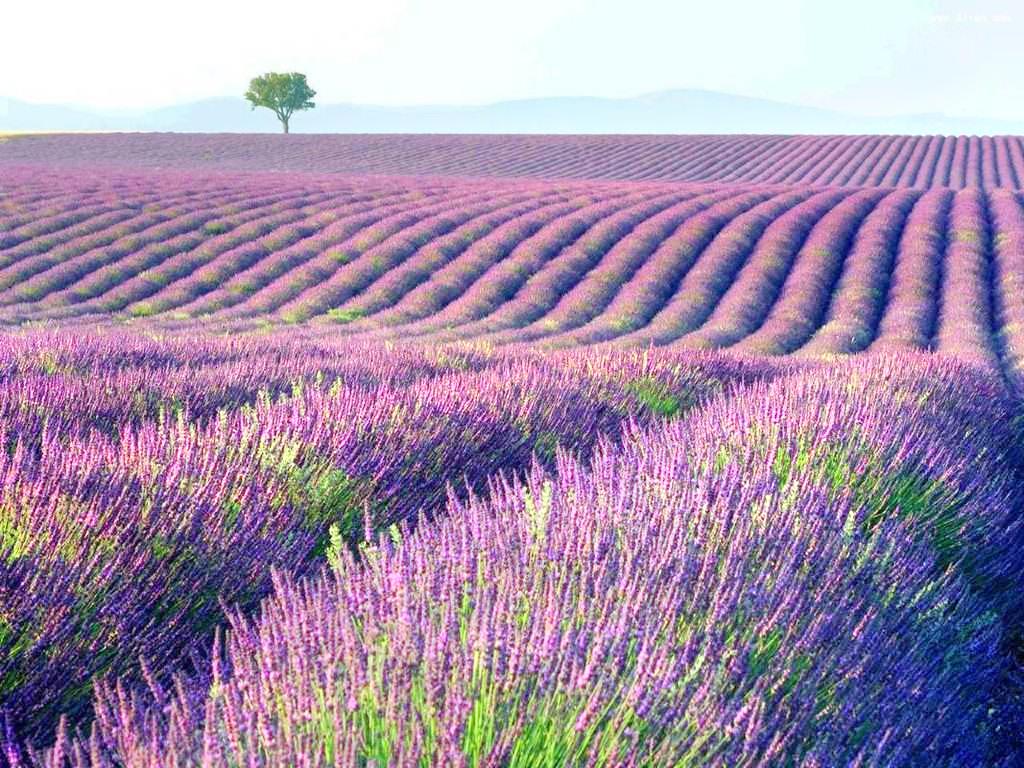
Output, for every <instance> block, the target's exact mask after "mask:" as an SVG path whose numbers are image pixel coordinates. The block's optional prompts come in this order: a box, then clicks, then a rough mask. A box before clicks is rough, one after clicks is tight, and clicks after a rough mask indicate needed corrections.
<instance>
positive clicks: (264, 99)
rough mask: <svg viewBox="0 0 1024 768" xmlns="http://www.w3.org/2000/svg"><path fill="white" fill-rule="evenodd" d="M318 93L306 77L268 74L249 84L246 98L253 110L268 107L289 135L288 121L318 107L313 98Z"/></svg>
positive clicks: (295, 74)
mask: <svg viewBox="0 0 1024 768" xmlns="http://www.w3.org/2000/svg"><path fill="white" fill-rule="evenodd" d="M314 96H316V91H314V90H313V89H312V88H310V87H309V84H308V83H306V76H305V75H303V74H300V73H298V72H287V73H282V72H268V73H267V74H265V75H261V76H260V77H254V78H253V79H252V80H251V81H250V82H249V90H248V91H246V92H245V98H246V99H248V100H249V102H250V103H251V104H252V108H253V109H256V107H266V108H267V109H269V110H270V111H271V112H273V113H274V114H275V115H277V119H278V120H280V121H281V126H282V127H283V128H284V132H285V133H288V121H289V120H290V119H291V116H292V114H294V113H295V112H297V111H300V110H304V109H312V108H313V107H315V106H316V104H314V103H313V97H314Z"/></svg>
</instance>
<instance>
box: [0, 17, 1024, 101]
mask: <svg viewBox="0 0 1024 768" xmlns="http://www.w3.org/2000/svg"><path fill="white" fill-rule="evenodd" d="M0 2H3V5H4V7H3V8H2V10H0V96H6V97H11V98H19V99H24V100H26V101H34V102H55V103H66V104H77V105H84V106H93V107H104V108H110V107H121V108H141V107H151V106H160V105H168V104H175V103H180V102H184V101H191V100H194V99H200V98H205V97H212V96H238V97H239V98H240V97H241V95H242V93H243V92H244V91H245V88H246V85H247V84H248V81H249V78H251V77H253V76H254V75H256V74H260V73H262V72H265V71H271V70H276V71H292V70H297V71H300V72H305V73H306V74H307V76H308V78H309V82H310V84H311V85H312V86H313V87H314V88H315V89H316V90H317V91H318V97H317V101H318V102H319V103H331V102H359V103H368V104H424V103H451V104H474V103H485V102H490V101H498V100H502V99H510V98H529V97H536V96H566V95H580V96H584V95H585V96H633V95H637V94H641V93H646V92H649V91H655V90H662V89H668V88H706V89H709V90H719V91H725V92H729V93H739V94H743V95H749V96H760V97H764V98H772V99H778V100H783V101H790V102H795V103H803V104H811V105H817V106H824V107H830V108H834V109H842V110H846V111H850V112H855V113H860V114H892V113H908V112H922V111H932V112H946V113H947V114H951V115H967V116H974V117H981V118H1004V119H1018V120H1019V119H1024V0H974V2H971V1H970V0H859V2H856V3H855V2H853V1H852V0H703V1H701V2H695V1H693V0H363V1H362V2H360V1H357V0H323V1H322V2H315V1H314V0H283V1H282V0H276V2H269V0H249V1H248V2H224V1H221V2H218V0H175V2H163V3H147V2H144V0H135V1H134V2H130V1H128V0H0Z"/></svg>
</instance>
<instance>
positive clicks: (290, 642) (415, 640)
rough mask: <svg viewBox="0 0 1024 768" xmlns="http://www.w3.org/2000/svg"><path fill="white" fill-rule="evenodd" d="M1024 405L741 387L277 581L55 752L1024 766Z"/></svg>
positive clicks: (977, 395)
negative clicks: (180, 661)
mask: <svg viewBox="0 0 1024 768" xmlns="http://www.w3.org/2000/svg"><path fill="white" fill-rule="evenodd" d="M1014 407H1015V406H1014V404H1013V403H1012V402H1011V401H1009V400H1008V399H1007V398H1006V397H1005V395H1004V393H1003V391H1002V389H1001V385H1000V383H999V382H998V380H995V379H991V378H988V377H986V375H985V374H984V373H982V372H980V371H977V370H972V369H970V368H964V367H962V366H960V365H958V364H951V363H949V362H944V361H941V360H937V359H934V358H922V357H912V356H904V357H898V358H889V359H883V360H879V361H860V362H857V363H853V364H847V365H845V366H838V367H834V368H816V369H813V370H807V371H805V372H803V373H796V374H795V375H794V376H792V377H787V378H784V379H780V380H778V381H776V382H775V383H768V384H756V383H755V384H753V385H751V388H750V389H748V390H744V391H742V393H737V396H735V397H733V398H731V399H728V400H714V401H711V402H710V403H709V404H708V405H707V407H706V409H704V410H702V411H699V412H697V413H696V415H695V416H694V418H692V419H690V420H685V421H678V422H672V423H669V424H668V425H665V426H653V427H650V428H648V429H647V430H637V431H634V432H633V434H632V435H631V436H630V437H628V438H627V441H626V443H625V445H624V446H623V447H622V448H619V449H616V448H614V447H611V446H607V445H606V446H604V447H603V448H601V449H600V450H599V451H598V453H597V455H596V456H595V457H594V459H593V460H592V461H589V462H588V461H579V460H576V459H573V458H571V457H570V456H568V455H566V454H562V455H560V456H559V457H558V460H557V471H556V472H555V474H549V473H548V472H547V471H545V470H544V469H543V468H541V467H539V466H538V467H535V468H534V470H533V471H532V472H531V473H530V475H529V476H528V477H527V478H525V479H524V480H514V479H512V480H509V479H505V480H496V481H494V482H492V484H491V488H490V495H489V498H488V499H486V500H485V499H483V498H481V497H473V498H471V499H470V500H468V501H460V500H458V499H454V498H453V499H452V500H451V501H450V502H449V508H448V512H447V515H446V516H445V519H444V520H441V521H438V522H436V523H435V524H433V525H430V526H421V527H419V528H417V529H415V530H414V531H409V530H402V531H398V532H392V533H391V534H390V535H388V536H383V537H380V538H377V539H375V540H373V541H372V542H367V543H365V544H364V546H363V547H362V550H361V556H360V558H359V559H358V560H357V559H356V558H355V557H354V556H353V555H352V553H350V552H349V551H348V550H346V549H345V548H343V547H338V548H332V549H329V550H328V552H326V553H325V559H326V560H327V561H328V564H329V566H330V572H328V573H324V574H322V575H321V576H319V577H316V578H313V579H311V580H305V581H296V580H294V579H292V578H289V577H287V576H285V575H283V574H279V575H276V576H275V587H274V593H273V595H272V596H271V597H270V598H268V599H267V600H266V601H265V602H264V603H263V606H262V608H261V610H260V612H259V614H258V615H256V616H251V617H247V616H245V615H243V614H241V613H237V612H235V613H233V614H232V616H231V631H230V632H229V633H228V635H227V637H226V638H225V639H224V640H223V641H220V640H218V641H217V642H216V643H215V644H214V645H213V648H212V650H211V654H210V663H209V665H208V666H207V667H206V671H205V672H203V673H200V674H196V675H184V674H183V675H180V676H178V677H177V681H176V683H175V684H174V685H168V684H166V683H164V682H162V681H161V680H160V679H158V677H157V676H156V675H151V676H150V678H149V684H148V686H141V687H140V686H133V685H131V684H130V683H127V682H125V683H120V682H115V681H113V680H110V681H107V682H104V683H102V684H101V685H99V686H98V688H97V697H96V713H97V716H96V720H95V724H94V726H93V728H92V730H91V732H90V733H89V734H84V735H83V736H81V737H80V738H76V737H75V736H74V734H73V733H68V732H67V731H66V730H62V731H61V732H60V734H59V738H58V741H57V744H56V746H55V747H54V749H53V750H51V751H49V752H47V753H37V757H38V761H39V764H41V765H47V766H58V765H63V764H64V762H63V761H65V760H66V761H69V763H70V764H71V765H73V766H85V765H94V766H114V765H122V764H131V765H154V766H155V765H161V766H174V765H202V766H211V767H212V766H221V765H229V764H247V763H253V764H259V765H275V766H276V765H281V766H283V765H309V766H320V765H336V764H341V765H355V764H362V763H368V762H371V761H372V762H376V763H377V764H387V765H400V766H405V765H431V764H446V765H481V764H487V765H490V764H508V765H531V766H548V765H550V766H555V765H564V764H579V765H623V766H631V765H650V764H658V765H666V764H673V765H674V764H686V763H687V762H689V763H693V764H722V765H773V764H787V763H794V764H806V765H889V766H911V765H920V764H928V765H937V766H958V765H965V764H986V765H996V764H1006V765H1010V764H1014V761H1016V760H1018V759H1019V757H1020V752H1019V751H1015V750H1018V749H1019V748H1020V747H1021V745H1020V744H1015V743H1014V741H1013V739H1014V733H1015V732H1016V731H1015V730H1014V729H1015V727H1016V726H1019V724H1020V722H1021V721H1020V720H1019V716H1020V712H1018V711H1016V710H1015V709H1014V707H1013V706H1012V702H1011V701H1010V700H1008V699H1006V698H1004V694H1005V693H1006V690H1005V688H1004V684H1005V675H1004V673H1005V670H1006V667H1007V665H1008V664H1009V663H1010V659H1009V658H1008V657H1007V656H1006V651H1005V647H1004V642H1005V637H1006V635H1007V634H1008V633H1010V632H1011V631H1012V628H1013V627H1015V626H1019V621H1020V620H1021V614H1020V607H1021V602H1020V596H1019V590H1017V588H1016V587H1017V583H1018V577H1019V574H1020V570H1021V565H1022V563H1021V552H1022V551H1024V550H1022V549H1021V547H1020V544H1021V543H1024V542H1022V541H1021V539H1022V536H1024V528H1022V525H1021V523H1020V520H1019V519H1018V516H1017V514H1016V509H1017V507H1018V504H1019V502H1020V485H1019V482H1018V473H1019V471H1020V462H1019V456H1017V455H1016V454H1014V453H1013V451H1014V449H1016V446H1018V445H1019V435H1017V434H1016V432H1015V427H1014V426H1013V425H1014V419H1013V413H1014ZM766 425H771V428H767V427H766ZM954 425H955V426H956V429H951V427H952V426H954ZM1017 450H1019V449H1017ZM22 747H23V745H22V746H16V745H14V744H11V745H9V747H8V748H9V751H10V753H11V755H12V756H14V758H15V759H17V760H21V759H22V757H23V756H24V754H26V753H27V751H28V750H26V749H23V748H22ZM12 762H13V761H12Z"/></svg>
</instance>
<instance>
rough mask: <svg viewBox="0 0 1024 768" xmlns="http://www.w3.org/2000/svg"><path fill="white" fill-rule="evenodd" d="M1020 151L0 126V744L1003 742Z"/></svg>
mask: <svg viewBox="0 0 1024 768" xmlns="http://www.w3.org/2000/svg"><path fill="white" fill-rule="evenodd" d="M282 139H283V140H284V142H285V143H282ZM1018 179H1021V180H1024V155H1022V145H1021V143H1020V141H1019V140H1018V139H1017V138H1015V137H998V138H994V139H988V138H984V139H979V138H974V137H970V138H968V137H960V138H945V139H944V138H942V137H869V136H865V137H784V136H767V137H754V136H739V137H735V136H734V137H713V136H704V137H616V136H606V137H596V136H595V137H459V138H456V137H429V136H420V137H385V136H377V137H368V136H364V137H342V136H337V137H316V136H301V135H295V136H289V137H269V136H250V137H242V136H172V135H95V136H90V135H80V136H56V135H54V136H42V135H41V136H15V137H10V138H8V139H6V140H4V141H3V142H0V326H2V328H0V443H2V445H3V450H2V451H0V766H4V768H8V767H9V768H15V767H17V768H27V767H28V766H39V767H43V766H45V767H47V768H64V767H65V766H71V767H72V768H84V767H85V766H104V767H109V768H115V767H118V768H120V767H122V766H125V767H127V766H131V767H133V768H134V767H135V766H139V767H140V768H141V767H143V766H145V767H146V768H164V767H167V766H182V767H184V766H204V767H207V768H213V767H214V766H242V765H244V766H282V767H283V766H376V767H377V768H382V767H383V766H391V765H394V766H424V767H429V766H467V767H469V766H472V767H474V768H476V767H477V766H517V767H519V768H533V767H534V766H536V767H538V768H543V767H550V768H555V767H556V766H576V765H586V766H609V767H612V766H705V765H707V766H821V767H825V766H847V765H856V766H1007V767H1008V768H1009V767H1010V766H1016V765H1021V764H1024V589H1022V577H1024V518H1022V511H1024V407H1022V406H1024V404H1022V401H1021V394H1022V387H1024V380H1022V377H1024V197H1022V190H1021V187H1022V184H1021V183H1020V181H1018Z"/></svg>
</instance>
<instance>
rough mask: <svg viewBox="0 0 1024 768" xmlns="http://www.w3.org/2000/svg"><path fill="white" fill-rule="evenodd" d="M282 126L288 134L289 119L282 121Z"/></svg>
mask: <svg viewBox="0 0 1024 768" xmlns="http://www.w3.org/2000/svg"><path fill="white" fill-rule="evenodd" d="M281 125H283V126H284V132H285V133H288V118H287V117H286V118H284V119H282V120H281Z"/></svg>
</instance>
